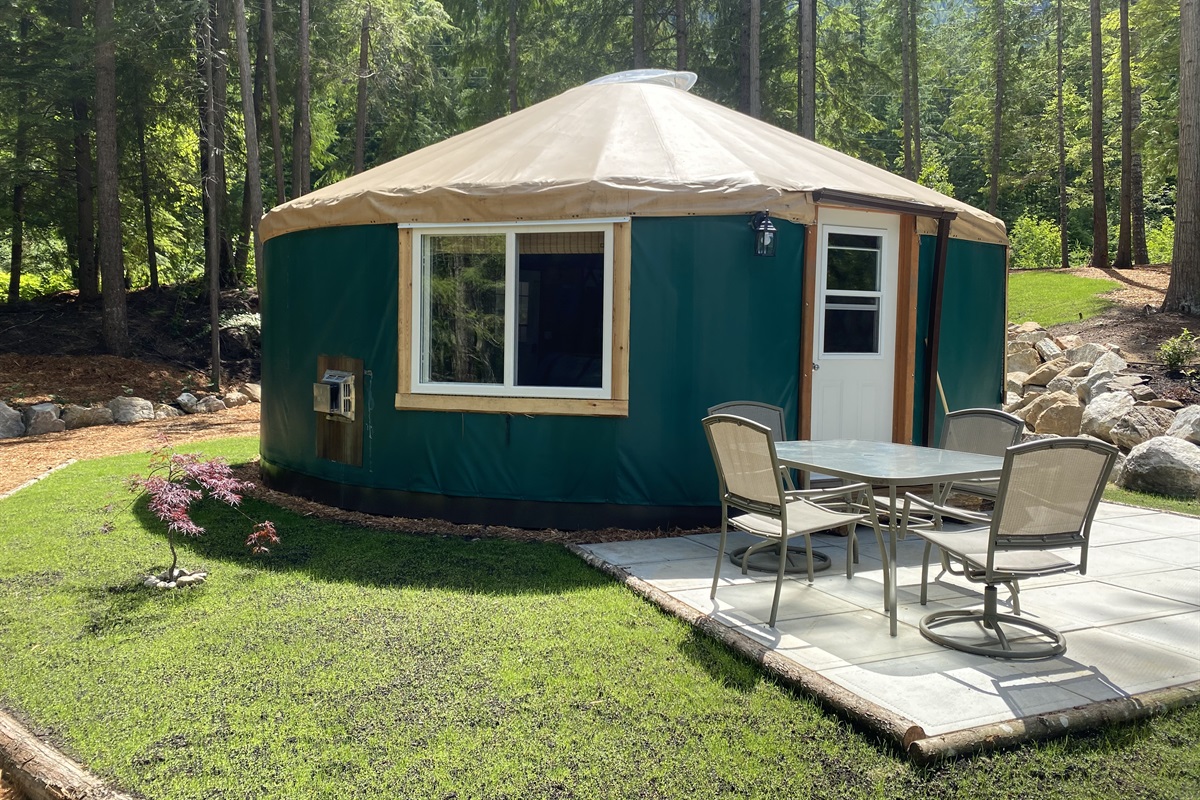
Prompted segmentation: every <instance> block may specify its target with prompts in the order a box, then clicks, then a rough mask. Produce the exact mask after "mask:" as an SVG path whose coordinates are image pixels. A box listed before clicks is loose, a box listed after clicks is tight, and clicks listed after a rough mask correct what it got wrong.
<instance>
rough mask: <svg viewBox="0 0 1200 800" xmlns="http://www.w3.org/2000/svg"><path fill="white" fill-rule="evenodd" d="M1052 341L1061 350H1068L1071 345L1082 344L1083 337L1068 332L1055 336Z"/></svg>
mask: <svg viewBox="0 0 1200 800" xmlns="http://www.w3.org/2000/svg"><path fill="white" fill-rule="evenodd" d="M1054 343H1055V344H1056V345H1058V346H1059V347H1061V348H1062V349H1063V350H1070V349H1071V348H1073V347H1079V346H1080V345H1081V344H1083V337H1082V336H1078V335H1076V334H1074V333H1068V334H1066V335H1065V336H1055V337H1054Z"/></svg>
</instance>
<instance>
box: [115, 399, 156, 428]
mask: <svg viewBox="0 0 1200 800" xmlns="http://www.w3.org/2000/svg"><path fill="white" fill-rule="evenodd" d="M108 409H109V410H110V411H112V415H113V421H114V422H118V423H121V424H127V423H131V422H144V421H146V420H150V419H154V404H153V403H151V402H150V401H149V400H143V399H142V398H140V397H117V398H115V399H113V400H110V401H109V402H108Z"/></svg>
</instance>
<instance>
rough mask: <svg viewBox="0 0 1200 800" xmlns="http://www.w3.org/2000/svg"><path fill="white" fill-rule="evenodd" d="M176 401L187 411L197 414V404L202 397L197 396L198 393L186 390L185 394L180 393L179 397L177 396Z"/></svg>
mask: <svg viewBox="0 0 1200 800" xmlns="http://www.w3.org/2000/svg"><path fill="white" fill-rule="evenodd" d="M175 402H176V403H178V404H179V407H180V408H182V409H183V410H184V411H185V412H186V413H188V414H195V413H196V404H197V403H199V402H200V398H198V397H196V395H194V394H192V393H191V392H184V393H183V394H181V395H179V397H176V398H175Z"/></svg>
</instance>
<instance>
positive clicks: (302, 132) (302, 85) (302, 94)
mask: <svg viewBox="0 0 1200 800" xmlns="http://www.w3.org/2000/svg"><path fill="white" fill-rule="evenodd" d="M1097 2H1099V0H1097ZM298 43H299V47H298V50H299V59H300V63H299V67H298V68H299V76H298V77H297V79H296V124H295V131H296V137H295V144H293V146H292V193H293V194H294V195H295V196H296V197H300V196H301V195H306V194H308V192H309V188H310V187H311V185H312V183H311V182H312V174H311V167H310V166H309V163H310V162H309V159H310V157H311V150H312V128H311V124H312V123H311V121H310V120H309V111H308V106H309V92H310V85H309V74H310V69H311V67H310V65H309V53H308V0H300V30H299V35H298Z"/></svg>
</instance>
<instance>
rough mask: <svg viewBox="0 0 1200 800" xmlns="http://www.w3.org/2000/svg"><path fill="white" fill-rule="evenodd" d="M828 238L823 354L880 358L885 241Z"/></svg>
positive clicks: (871, 237) (830, 235) (864, 236)
mask: <svg viewBox="0 0 1200 800" xmlns="http://www.w3.org/2000/svg"><path fill="white" fill-rule="evenodd" d="M826 236H827V238H826V241H825V296H824V306H825V307H824V321H823V322H824V324H823V329H822V330H823V332H822V344H821V351H822V352H823V353H826V354H841V355H847V354H860V355H865V354H871V355H874V354H877V353H878V352H879V336H880V333H879V325H880V319H881V316H880V305H879V304H880V302H881V298H882V295H883V292H882V285H881V284H882V280H883V275H882V272H881V268H882V263H883V260H882V257H883V252H882V251H883V237H881V236H878V235H873V234H858V233H846V232H835V231H829V232H828V233H827V234H826Z"/></svg>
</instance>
